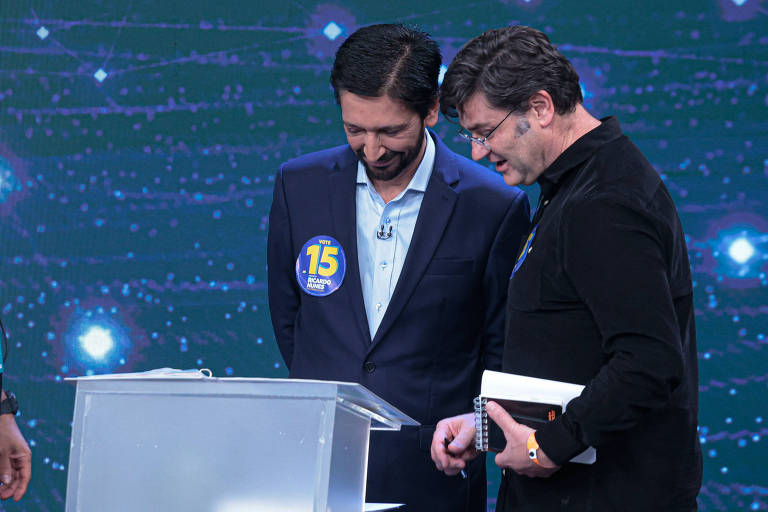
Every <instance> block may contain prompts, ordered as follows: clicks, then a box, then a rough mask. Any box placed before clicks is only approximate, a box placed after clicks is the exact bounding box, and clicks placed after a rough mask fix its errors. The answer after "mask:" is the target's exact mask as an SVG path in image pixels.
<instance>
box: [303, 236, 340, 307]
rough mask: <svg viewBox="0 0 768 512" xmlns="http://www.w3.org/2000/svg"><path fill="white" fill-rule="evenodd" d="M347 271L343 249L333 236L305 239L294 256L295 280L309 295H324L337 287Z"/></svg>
mask: <svg viewBox="0 0 768 512" xmlns="http://www.w3.org/2000/svg"><path fill="white" fill-rule="evenodd" d="M346 273H347V258H346V256H345V255H344V249H342V247H341V244H340V243H339V242H338V241H336V239H335V238H333V237H331V236H328V235H318V236H314V237H312V238H310V239H309V240H307V243H305V244H304V247H302V248H301V252H300V253H299V257H298V258H296V281H298V283H299V287H300V288H301V289H302V290H304V291H305V292H306V293H308V294H310V295H314V296H316V297H325V296H326V295H330V294H332V293H333V292H335V291H336V290H338V289H339V287H340V286H341V283H342V282H343V281H344V275H345V274H346Z"/></svg>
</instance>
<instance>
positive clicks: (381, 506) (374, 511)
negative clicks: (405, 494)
mask: <svg viewBox="0 0 768 512" xmlns="http://www.w3.org/2000/svg"><path fill="white" fill-rule="evenodd" d="M403 505H405V503H366V504H365V512H381V511H384V510H395V509H396V508H400V507H402V506H403Z"/></svg>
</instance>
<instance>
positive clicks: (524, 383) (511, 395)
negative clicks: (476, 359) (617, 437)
mask: <svg viewBox="0 0 768 512" xmlns="http://www.w3.org/2000/svg"><path fill="white" fill-rule="evenodd" d="M582 389H584V386H580V385H578V384H570V383H568V382H559V381H554V380H546V379H536V378H533V377H525V376H523V375H514V374H511V373H502V372H493V371H490V370H486V371H484V372H483V380H482V384H481V386H480V396H478V397H477V398H475V448H476V449H477V450H480V451H495V452H500V451H502V450H504V447H505V446H506V444H507V441H506V439H505V437H504V432H503V431H502V429H500V428H499V426H498V425H497V424H496V423H495V422H494V421H492V420H491V421H489V419H488V414H487V411H486V407H487V404H488V402H489V401H491V400H493V401H494V402H496V403H497V404H498V405H499V406H500V407H502V408H503V409H504V410H505V411H507V413H508V414H509V415H511V416H512V417H513V418H514V419H515V421H516V422H517V423H520V424H523V425H526V426H528V427H530V428H532V429H534V430H536V429H538V428H540V427H541V426H543V425H545V424H546V423H547V422H549V421H553V420H555V419H556V418H558V417H559V416H561V415H562V414H563V412H564V411H565V409H566V406H567V405H568V402H570V401H571V399H573V398H575V397H577V396H579V395H580V394H581V390H582ZM595 460H596V453H595V449H594V448H592V447H590V448H588V449H587V450H585V451H584V452H582V453H581V454H579V455H577V456H576V457H574V458H573V459H571V462H579V463H582V464H592V463H593V462H595Z"/></svg>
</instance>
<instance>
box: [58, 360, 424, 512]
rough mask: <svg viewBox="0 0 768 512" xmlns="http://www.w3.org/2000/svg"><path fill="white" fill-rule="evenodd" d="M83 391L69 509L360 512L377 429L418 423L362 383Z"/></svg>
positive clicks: (127, 382)
mask: <svg viewBox="0 0 768 512" xmlns="http://www.w3.org/2000/svg"><path fill="white" fill-rule="evenodd" d="M72 380H75V381H76V382H77V395H76V399H75V414H74V423H73V426H72V444H71V451H70V458H69V474H68V480H67V500H66V512H107V511H108V512H128V511H130V512H136V511H163V512H174V511H184V512H195V511H200V512H251V511H257V512H303V511H306V512H360V511H363V510H386V509H387V508H391V507H386V506H382V505H379V506H371V505H365V504H364V496H365V481H366V470H367V458H368V440H369V431H370V430H371V429H383V430H399V429H400V426H401V425H417V424H418V423H417V422H415V421H414V420H412V419H411V418H409V417H408V416H406V415H405V414H403V413H402V412H400V411H398V410H397V409H396V408H394V407H392V406H391V405H389V404H388V403H386V402H385V401H383V400H381V399H380V398H378V397H377V396H376V395H374V394H373V393H371V392H370V391H368V390H367V389H366V388H364V387H363V386H361V385H359V384H350V383H342V382H326V381H309V380H288V379H241V378H224V379H218V378H210V377H203V376H202V375H201V374H199V373H197V372H194V373H188V372H184V373H176V374H160V375H151V372H150V373H149V374H125V375H123V376H120V375H107V376H96V377H85V378H78V379H72Z"/></svg>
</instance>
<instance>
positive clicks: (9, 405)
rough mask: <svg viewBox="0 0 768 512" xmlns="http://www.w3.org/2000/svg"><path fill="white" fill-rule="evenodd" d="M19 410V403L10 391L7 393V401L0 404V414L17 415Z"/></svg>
mask: <svg viewBox="0 0 768 512" xmlns="http://www.w3.org/2000/svg"><path fill="white" fill-rule="evenodd" d="M18 410H19V402H18V401H17V400H16V395H14V394H13V393H11V392H10V391H7V390H6V392H5V400H3V401H2V402H0V414H16V413H17V412H18Z"/></svg>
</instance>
